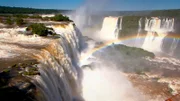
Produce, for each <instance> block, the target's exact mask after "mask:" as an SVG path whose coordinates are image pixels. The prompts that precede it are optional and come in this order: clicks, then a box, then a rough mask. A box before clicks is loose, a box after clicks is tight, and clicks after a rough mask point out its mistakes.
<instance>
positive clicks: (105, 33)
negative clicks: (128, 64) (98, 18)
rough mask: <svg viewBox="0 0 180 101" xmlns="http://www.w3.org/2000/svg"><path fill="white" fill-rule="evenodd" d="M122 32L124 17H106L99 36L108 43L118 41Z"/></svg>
mask: <svg viewBox="0 0 180 101" xmlns="http://www.w3.org/2000/svg"><path fill="white" fill-rule="evenodd" d="M121 30H122V17H105V18H104V20H103V24H102V28H101V31H100V32H99V35H98V36H100V37H102V39H103V40H106V41H109V40H116V39H118V37H119V33H120V31H121Z"/></svg>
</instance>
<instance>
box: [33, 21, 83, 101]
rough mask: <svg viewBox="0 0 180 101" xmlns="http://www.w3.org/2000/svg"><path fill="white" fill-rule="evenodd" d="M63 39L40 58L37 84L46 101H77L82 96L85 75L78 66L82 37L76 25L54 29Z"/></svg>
mask: <svg viewBox="0 0 180 101" xmlns="http://www.w3.org/2000/svg"><path fill="white" fill-rule="evenodd" d="M53 28H54V29H55V31H56V32H57V33H58V34H60V35H61V37H60V38H59V42H56V43H53V44H51V46H49V47H48V48H46V49H45V50H43V51H42V52H41V54H40V55H35V57H36V58H38V59H39V60H40V61H41V65H39V71H40V74H41V75H39V76H37V77H36V79H35V84H36V85H37V87H38V88H39V89H40V90H41V92H42V94H43V96H44V98H41V100H45V101H73V100H74V99H80V96H81V84H80V83H81V77H82V72H81V69H80V68H79V66H78V63H79V53H80V51H81V44H80V43H81V39H82V38H81V33H79V31H77V29H76V27H75V26H74V25H73V24H72V23H69V24H60V25H56V26H53Z"/></svg>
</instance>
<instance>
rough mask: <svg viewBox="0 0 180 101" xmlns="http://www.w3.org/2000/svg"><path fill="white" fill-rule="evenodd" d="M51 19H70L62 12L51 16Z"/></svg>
mask: <svg viewBox="0 0 180 101" xmlns="http://www.w3.org/2000/svg"><path fill="white" fill-rule="evenodd" d="M51 20H53V21H71V20H70V19H69V17H67V16H64V15H62V14H57V15H55V16H54V17H52V18H51Z"/></svg>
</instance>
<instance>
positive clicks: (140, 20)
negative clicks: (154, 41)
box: [135, 18, 142, 46]
mask: <svg viewBox="0 0 180 101" xmlns="http://www.w3.org/2000/svg"><path fill="white" fill-rule="evenodd" d="M138 25H139V27H138V34H137V36H136V42H135V46H139V45H140V39H139V37H140V33H141V30H142V18H140V19H139V22H138Z"/></svg>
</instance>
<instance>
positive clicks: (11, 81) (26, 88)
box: [0, 62, 39, 101]
mask: <svg viewBox="0 0 180 101" xmlns="http://www.w3.org/2000/svg"><path fill="white" fill-rule="evenodd" d="M35 75H39V72H38V71H37V62H30V63H17V64H15V65H13V66H11V67H9V68H7V69H6V70H3V71H1V72H0V98H1V101H36V94H37V89H36V87H35V85H34V84H33V83H32V82H31V79H30V77H31V76H35Z"/></svg>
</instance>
